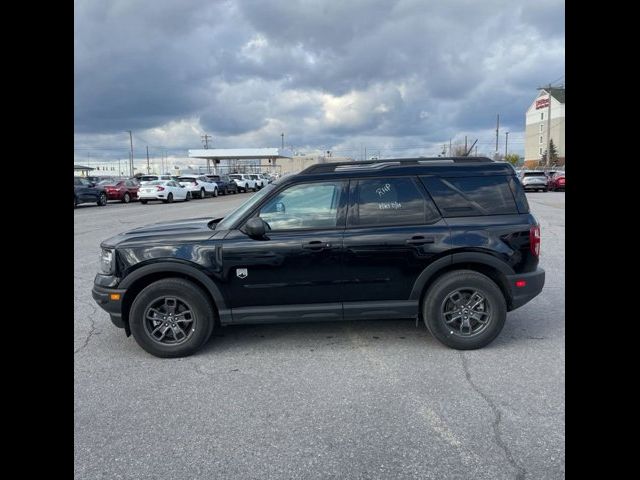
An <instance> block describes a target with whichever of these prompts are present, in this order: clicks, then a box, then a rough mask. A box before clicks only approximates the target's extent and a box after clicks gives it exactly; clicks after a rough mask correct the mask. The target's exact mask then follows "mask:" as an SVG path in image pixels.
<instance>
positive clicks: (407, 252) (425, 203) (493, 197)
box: [93, 157, 545, 357]
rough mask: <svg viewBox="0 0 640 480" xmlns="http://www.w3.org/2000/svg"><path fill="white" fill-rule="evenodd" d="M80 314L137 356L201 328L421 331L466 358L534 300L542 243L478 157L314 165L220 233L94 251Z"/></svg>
mask: <svg viewBox="0 0 640 480" xmlns="http://www.w3.org/2000/svg"><path fill="white" fill-rule="evenodd" d="M101 247H102V252H101V256H100V263H101V270H102V272H101V273H99V274H98V275H96V278H95V285H94V287H93V298H94V299H95V300H96V301H97V302H98V304H99V305H100V306H101V307H102V308H104V309H105V310H106V311H107V312H108V313H109V314H110V315H111V320H112V322H113V323H114V324H115V325H116V326H118V327H121V328H124V329H125V332H126V334H127V336H128V335H130V334H131V333H133V336H134V338H135V339H136V341H137V342H138V343H139V344H140V346H141V347H142V348H144V349H145V350H146V351H147V352H150V353H152V354H154V355H157V356H160V357H177V356H183V355H189V354H191V353H193V352H195V351H196V350H197V349H198V348H199V347H201V346H202V345H203V344H204V343H205V342H206V341H207V339H208V338H209V337H210V335H211V332H212V331H213V328H214V325H216V324H218V325H229V324H250V323H272V322H296V321H311V320H357V319H375V318H415V319H418V318H421V319H422V320H423V321H424V322H425V324H426V326H427V327H428V329H429V330H430V332H431V333H432V334H433V335H434V336H435V337H436V338H437V339H438V340H440V341H441V342H442V343H444V344H446V345H448V346H450V347H453V348H456V349H462V350H464V349H475V348H480V347H483V346H485V345H487V344H488V343H490V342H491V341H492V340H493V339H494V338H495V337H496V336H497V335H498V334H499V333H500V331H501V330H502V327H503V325H504V322H505V318H506V313H507V312H508V311H511V310H513V309H515V308H518V307H520V306H522V305H524V304H525V303H527V302H528V301H529V300H531V299H532V298H534V297H535V296H536V295H538V294H539V293H540V291H541V290H542V287H543V285H544V277H545V274H544V270H542V269H541V268H538V256H539V253H540V229H539V226H538V223H537V221H536V219H535V218H534V217H533V215H532V214H530V213H529V205H528V203H527V199H526V197H525V194H524V190H523V188H522V185H521V183H520V181H519V180H518V179H517V177H516V175H515V170H514V169H513V167H512V166H511V165H509V164H507V163H502V162H494V161H492V160H489V159H487V158H481V157H461V158H435V159H426V158H418V159H402V160H384V161H374V162H352V163H325V164H317V165H313V166H311V167H309V168H307V169H306V170H304V171H302V172H301V173H299V174H298V175H292V176H288V177H284V178H282V179H280V180H279V181H277V182H274V183H272V184H270V185H268V186H267V187H265V188H264V189H262V190H261V191H260V192H259V193H257V194H255V195H253V196H252V197H251V198H249V200H248V201H247V202H246V203H244V204H243V205H242V206H240V207H239V208H238V209H237V210H235V211H234V212H233V213H230V214H229V215H227V216H226V217H224V218H217V219H211V218H197V219H190V220H180V221H174V222H167V223H158V224H154V225H149V226H146V227H141V228H137V229H134V230H131V231H129V232H126V233H122V234H120V235H117V236H115V237H113V238H111V239H109V240H106V241H104V242H103V243H102V245H101Z"/></svg>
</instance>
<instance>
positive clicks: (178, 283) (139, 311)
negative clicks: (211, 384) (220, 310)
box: [129, 278, 215, 358]
mask: <svg viewBox="0 0 640 480" xmlns="http://www.w3.org/2000/svg"><path fill="white" fill-rule="evenodd" d="M163 297H164V298H167V297H168V298H169V299H171V298H173V299H174V300H177V302H180V304H181V305H184V306H187V307H188V310H189V311H190V312H192V318H193V320H192V322H190V323H187V324H186V325H188V327H187V328H186V330H188V332H187V336H186V337H184V338H183V339H182V340H180V339H179V337H178V340H176V341H175V343H173V344H172V343H169V341H170V340H172V339H170V338H168V337H172V336H173V329H172V327H171V325H169V323H170V321H169V320H168V318H166V317H163V319H162V320H157V321H155V320H151V319H149V318H146V319H145V315H146V314H147V313H148V312H149V310H150V309H151V308H152V306H153V305H157V304H158V302H162V301H163ZM177 302H175V301H174V305H176V304H177ZM214 315H215V313H214V307H213V305H212V303H211V300H210V299H209V297H208V296H207V295H206V294H205V293H204V291H202V289H201V288H200V287H198V286H197V285H195V284H194V283H192V282H190V281H188V280H184V279H182V278H165V279H162V280H158V281H156V282H153V283H152V284H150V285H148V286H147V287H145V288H144V289H143V290H142V291H141V292H140V293H139V294H138V295H137V296H136V298H135V299H134V301H133V304H132V305H131V310H130V312H129V326H130V327H131V333H132V334H133V338H135V340H136V342H137V343H138V345H140V346H141V347H142V348H143V349H144V350H145V351H147V352H148V353H150V354H151V355H155V356H156V357H162V358H173V357H186V356H188V355H191V354H193V353H194V352H196V351H197V350H198V349H199V348H200V347H202V345H203V344H204V343H205V342H206V341H207V340H208V339H209V337H211V333H212V332H213V327H214V325H215V317H214ZM157 318H160V317H157ZM165 320H167V323H165V325H167V327H166V331H165V332H166V335H167V340H166V341H165V342H164V343H163V342H162V340H159V339H157V337H154V336H153V335H152V330H151V329H152V328H158V325H157V323H156V322H158V323H159V324H160V328H162V326H163V325H162V322H163V321H165ZM178 323H179V322H176V323H175V324H172V325H173V327H175V325H176V324H178ZM184 325H185V324H184V323H182V325H181V326H184ZM170 329H171V331H169V330H170ZM160 333H161V334H162V333H163V332H160ZM183 333H184V332H183ZM174 338H175V337H174Z"/></svg>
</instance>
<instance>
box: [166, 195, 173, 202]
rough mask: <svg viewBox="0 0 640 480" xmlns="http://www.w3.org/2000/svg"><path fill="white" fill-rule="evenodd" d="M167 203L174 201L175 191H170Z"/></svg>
mask: <svg viewBox="0 0 640 480" xmlns="http://www.w3.org/2000/svg"><path fill="white" fill-rule="evenodd" d="M167 203H173V193H169V195H167Z"/></svg>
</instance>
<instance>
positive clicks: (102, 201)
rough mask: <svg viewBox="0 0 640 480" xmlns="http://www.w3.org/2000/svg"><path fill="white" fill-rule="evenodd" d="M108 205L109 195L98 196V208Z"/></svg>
mask: <svg viewBox="0 0 640 480" xmlns="http://www.w3.org/2000/svg"><path fill="white" fill-rule="evenodd" d="M106 204H107V194H106V193H101V194H100V195H98V206H99V207H104V206H105V205H106Z"/></svg>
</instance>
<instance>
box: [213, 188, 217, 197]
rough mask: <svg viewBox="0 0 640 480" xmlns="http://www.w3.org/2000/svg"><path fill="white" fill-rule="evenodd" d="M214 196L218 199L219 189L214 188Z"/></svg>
mask: <svg viewBox="0 0 640 480" xmlns="http://www.w3.org/2000/svg"><path fill="white" fill-rule="evenodd" d="M213 196H214V197H217V196H218V189H217V188H214V189H213Z"/></svg>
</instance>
